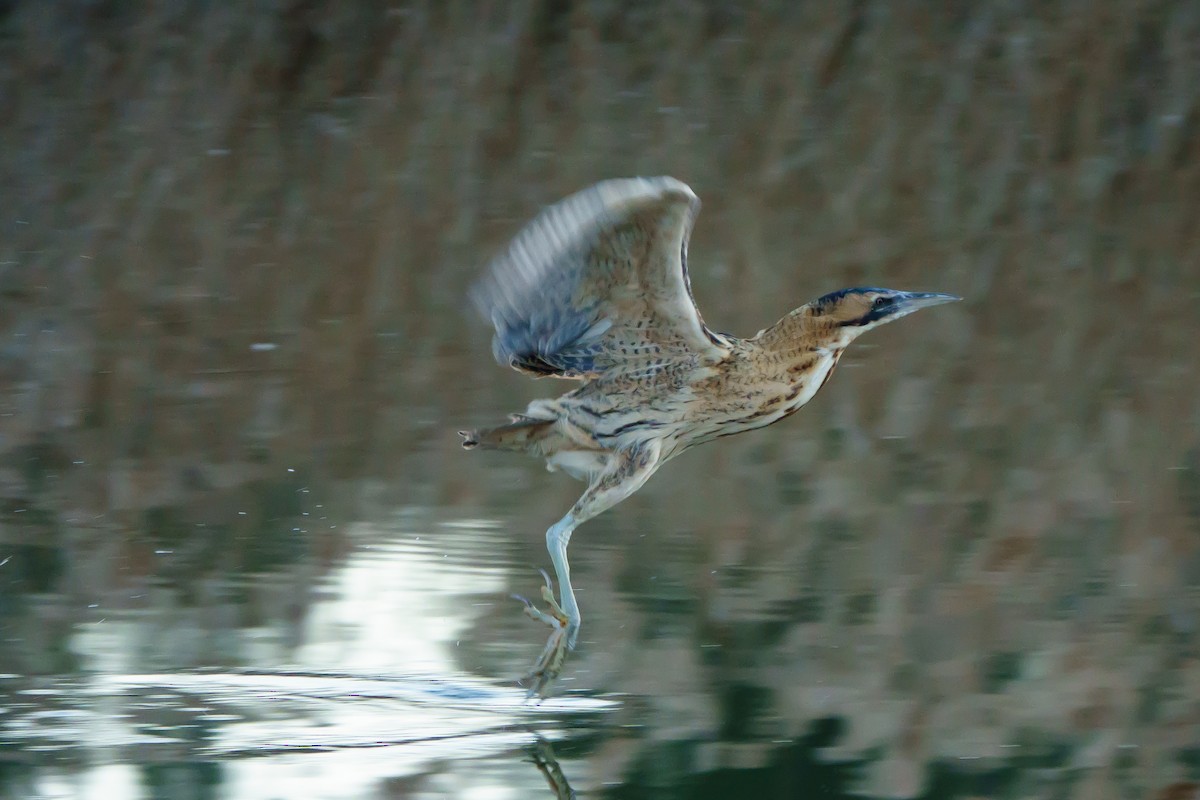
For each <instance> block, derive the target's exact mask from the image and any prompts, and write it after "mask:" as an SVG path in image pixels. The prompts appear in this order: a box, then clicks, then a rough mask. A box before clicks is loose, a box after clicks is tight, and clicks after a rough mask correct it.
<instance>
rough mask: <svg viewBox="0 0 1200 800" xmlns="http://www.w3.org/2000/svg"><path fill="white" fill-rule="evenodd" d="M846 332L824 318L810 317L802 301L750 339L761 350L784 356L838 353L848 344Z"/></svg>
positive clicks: (798, 356) (786, 358)
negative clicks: (797, 306)
mask: <svg viewBox="0 0 1200 800" xmlns="http://www.w3.org/2000/svg"><path fill="white" fill-rule="evenodd" d="M849 336H850V334H849V332H847V330H846V329H845V328H843V327H841V326H839V325H837V323H836V322H834V321H832V320H829V319H827V318H823V317H814V316H813V315H812V314H811V313H810V310H809V307H808V306H807V305H804V306H800V307H799V308H797V309H796V310H795V311H792V312H790V313H789V314H787V315H786V316H785V317H784V318H783V319H781V320H779V321H778V322H776V323H775V324H774V325H772V326H771V327H769V328H766V329H764V330H761V331H759V332H758V334H757V335H756V336H755V337H754V339H753V341H754V342H755V343H756V344H757V345H758V346H759V347H760V348H762V349H763V350H764V351H766V352H768V353H770V354H772V355H775V356H777V357H782V358H783V359H784V360H788V359H791V358H803V357H805V356H806V355H809V354H814V353H816V354H821V353H827V352H829V353H832V352H839V353H840V351H842V350H844V349H846V346H847V345H848V344H850V342H849V341H848V339H849Z"/></svg>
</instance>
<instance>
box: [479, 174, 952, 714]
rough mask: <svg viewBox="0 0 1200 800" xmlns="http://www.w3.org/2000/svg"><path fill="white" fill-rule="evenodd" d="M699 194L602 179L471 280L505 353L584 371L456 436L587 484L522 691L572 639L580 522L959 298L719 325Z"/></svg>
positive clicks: (539, 368) (893, 298)
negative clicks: (700, 235)
mask: <svg viewBox="0 0 1200 800" xmlns="http://www.w3.org/2000/svg"><path fill="white" fill-rule="evenodd" d="M699 205H700V204H699V200H697V198H696V196H695V194H693V193H692V191H691V189H689V188H688V187H687V186H686V185H684V184H683V183H681V182H679V181H677V180H674V179H673V178H652V179H642V178H634V179H626V180H612V181H605V182H603V183H600V184H597V185H595V186H593V187H591V188H590V189H586V190H584V191H582V192H579V193H578V194H575V195H572V196H571V197H568V198H567V199H565V200H563V201H561V202H560V203H558V204H556V205H554V206H551V207H549V208H548V209H546V210H545V211H543V212H542V214H541V215H539V216H538V217H537V218H536V219H535V220H534V221H533V222H531V223H530V224H529V225H527V226H526V227H525V229H524V230H522V231H521V232H520V233H519V234H518V235H517V237H516V238H515V239H514V240H513V242H512V244H511V245H510V246H509V249H508V250H507V252H505V253H504V254H503V255H501V256H500V257H499V258H497V259H496V260H495V261H494V262H493V263H492V264H491V266H490V267H489V269H488V271H487V273H486V275H485V276H484V278H483V279H482V280H481V281H480V282H479V284H478V285H477V286H476V287H475V288H474V289H473V291H472V298H473V300H474V302H475V304H476V306H477V308H478V309H479V310H480V311H481V313H482V314H483V315H484V316H485V317H486V318H487V319H488V320H489V321H491V323H492V324H493V325H494V327H495V329H496V335H495V338H494V339H493V352H494V354H495V356H496V358H497V360H498V361H500V362H501V363H503V364H508V365H510V366H512V367H514V368H516V369H518V370H520V371H522V372H526V373H530V374H533V375H537V376H554V377H560V378H568V379H574V380H579V381H581V382H582V383H581V385H580V386H579V387H578V388H576V389H575V390H574V391H571V392H568V393H567V394H565V395H563V396H561V397H558V398H555V399H539V400H534V401H533V402H532V403H530V404H529V407H528V408H527V409H526V410H525V411H524V412H523V413H521V414H518V415H514V417H513V419H512V421H511V422H510V423H509V424H507V425H501V426H498V427H495V428H487V429H482V430H477V431H467V432H463V437H464V439H463V446H464V447H467V448H473V447H480V448H485V449H501V450H516V451H521V452H526V453H529V454H532V455H534V456H537V457H540V458H544V459H545V460H546V463H547V466H548V467H549V468H550V469H551V470H556V469H561V470H563V471H565V472H567V473H568V474H570V475H572V476H574V477H576V478H579V479H582V480H585V481H587V483H588V488H587V489H586V490H585V491H584V493H583V496H582V497H580V498H579V501H578V502H577V503H576V504H575V506H574V507H573V508H572V509H571V511H570V512H569V513H568V514H567V515H566V516H565V517H563V518H562V519H561V520H559V521H558V522H557V523H555V524H554V525H553V526H551V527H550V529H549V530H548V531H547V532H546V542H547V547H548V549H549V550H550V555H551V558H552V560H553V562H554V568H555V572H556V574H557V578H558V582H559V586H560V592H561V594H560V596H561V604H560V603H557V602H555V600H554V597H553V593H552V591H551V589H550V587H549V585H548V584H547V587H546V588H545V589H543V596H544V598H545V599H546V602H547V603H548V604H549V605H550V607H551V612H550V613H545V612H542V611H540V610H538V609H536V608H534V607H533V606H532V604H530V603H528V601H526V611H527V613H529V614H530V616H532V617H534V618H535V619H538V620H541V621H543V622H545V623H546V624H548V625H550V626H551V628H552V629H553V630H552V633H551V636H550V639H549V641H548V642H547V643H546V647H545V649H544V650H543V652H542V655H541V657H540V658H539V659H538V662H537V664H536V665H535V667H534V670H533V673H532V675H531V678H532V685H531V690H530V691H531V693H535V692H536V693H538V694H541V693H544V691H545V690H546V688H547V686H548V685H549V683H550V682H551V681H552V680H553V679H554V678H555V677H556V676H557V675H558V674H559V672H560V670H561V668H562V664H563V661H564V659H565V657H566V653H567V651H568V650H569V649H571V648H573V647H574V645H575V638H576V636H577V634H578V630H579V623H580V615H579V609H578V606H577V604H576V602H575V594H574V592H573V591H572V588H571V578H570V568H569V565H568V563H567V555H566V550H567V542H568V541H569V540H570V536H571V532H572V531H573V530H574V529H575V528H576V527H577V526H578V525H580V524H581V523H583V522H584V521H586V520H588V519H591V518H592V517H594V516H596V515H597V514H599V513H601V512H602V511H604V510H606V509H608V508H611V507H612V506H613V505H615V504H616V503H619V502H620V501H621V500H623V499H624V498H626V497H628V496H629V495H630V494H632V493H633V492H635V491H637V489H639V488H640V487H641V485H642V484H643V483H645V482H646V479H647V478H649V477H650V475H652V474H653V473H654V471H655V470H656V469H658V468H659V467H660V466H661V465H662V464H664V463H665V462H666V461H668V460H670V459H672V458H674V457H675V456H677V455H679V454H680V453H682V452H683V451H685V450H687V449H688V448H690V447H694V446H695V445H698V444H701V443H703V442H707V441H711V440H712V439H716V438H718V437H721V436H729V435H731V434H734V433H740V432H742V431H748V430H752V429H754V428H761V427H763V426H765V425H770V424H772V423H774V422H778V421H779V420H781V419H783V418H784V417H787V416H788V415H790V414H792V413H794V412H795V411H796V410H797V409H799V408H800V407H801V406H803V405H804V404H805V403H807V402H808V401H809V400H811V399H812V397H813V395H815V394H816V393H817V391H818V390H819V389H820V388H821V387H822V386H824V385H825V382H826V381H827V380H828V379H829V376H830V375H831V374H832V373H833V370H834V367H836V366H837V362H838V359H839V358H841V355H842V353H843V352H844V351H845V349H846V347H847V346H849V345H850V343H851V342H852V341H854V340H855V339H856V338H858V337H859V336H860V335H862V334H863V333H864V332H866V331H867V330H870V329H871V328H874V327H877V326H879V325H882V324H885V323H887V322H890V321H892V320H895V319H898V318H900V317H902V316H905V315H906V314H909V313H911V312H913V311H916V310H918V309H920V308H925V307H928V306H931V305H936V304H940V303H945V302H950V301H953V300H957V299H958V298H957V297H954V296H953V295H946V294H928V293H912V292H901V291H896V290H893V289H876V288H855V289H843V290H841V291H838V292H833V293H831V294H827V295H825V296H824V297H821V298H818V299H817V300H814V301H813V302H811V303H808V304H806V305H803V306H801V307H800V308H797V309H796V310H795V311H792V312H791V313H790V314H788V315H787V316H785V317H784V318H783V319H781V320H779V322H777V323H775V324H774V325H773V326H771V327H770V328H767V329H765V330H762V331H759V332H758V334H756V335H755V336H754V337H752V338H749V339H739V338H736V337H733V336H727V335H725V334H720V333H715V332H713V331H711V330H709V328H708V327H707V326H706V325H705V324H704V322H703V320H702V319H701V317H700V314H699V312H698V311H697V310H696V306H695V303H694V302H693V300H692V295H691V287H690V283H689V279H688V272H687V241H688V235H689V234H690V232H691V227H692V222H693V221H694V219H695V216H696V213H697V211H698V210H699Z"/></svg>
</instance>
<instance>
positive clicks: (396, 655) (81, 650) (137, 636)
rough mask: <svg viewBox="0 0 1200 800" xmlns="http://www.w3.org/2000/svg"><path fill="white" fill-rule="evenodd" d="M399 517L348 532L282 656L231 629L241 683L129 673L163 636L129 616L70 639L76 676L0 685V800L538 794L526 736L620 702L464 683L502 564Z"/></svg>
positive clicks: (599, 715) (268, 629)
mask: <svg viewBox="0 0 1200 800" xmlns="http://www.w3.org/2000/svg"><path fill="white" fill-rule="evenodd" d="M405 518H406V515H405V514H404V513H397V514H396V515H395V516H394V518H393V519H392V520H390V521H389V522H358V523H354V524H352V525H350V526H349V527H348V529H347V530H346V536H347V538H348V541H349V542H350V543H351V546H352V549H351V550H350V552H349V554H348V555H347V557H346V558H345V559H344V561H343V562H342V563H341V564H340V565H338V566H337V567H336V568H335V569H333V570H331V571H330V572H329V574H328V575H326V576H325V577H323V578H321V579H320V580H319V582H318V583H317V585H316V586H315V587H314V588H313V592H312V602H311V605H310V606H309V607H308V608H307V609H306V611H305V613H304V620H303V624H302V626H301V627H302V630H301V632H300V634H299V638H298V641H299V643H298V645H297V646H296V647H294V648H291V649H289V650H287V656H286V657H285V658H283V659H282V660H281V659H280V654H281V653H282V652H283V651H284V648H283V647H281V646H280V642H281V641H283V640H284V639H286V638H287V637H286V635H285V634H284V633H283V632H281V631H280V630H278V629H277V628H276V627H275V626H273V625H271V624H265V625H262V626H252V627H247V628H243V629H241V630H239V631H235V632H232V631H231V633H233V635H237V636H240V637H242V639H243V642H242V647H240V648H239V649H240V651H241V652H243V653H245V654H247V656H248V658H247V659H246V662H245V664H246V668H245V669H240V670H237V671H223V670H216V669H207V670H186V671H182V670H181V671H170V672H159V673H142V672H139V671H138V670H139V666H140V665H141V663H140V662H141V654H142V653H144V642H143V640H144V638H145V636H146V632H145V629H146V628H147V627H155V626H156V625H157V624H159V623H161V620H154V619H152V618H151V617H152V615H150V614H147V613H145V612H141V611H139V612H134V613H125V614H121V613H115V614H110V615H108V616H107V617H105V618H102V619H99V620H97V621H95V622H87V623H81V624H79V625H77V626H76V628H75V632H74V634H73V635H72V637H71V641H70V645H69V646H70V648H71V649H72V650H73V651H75V652H76V653H77V654H79V656H80V660H79V671H78V672H77V673H75V674H71V675H48V676H36V677H35V676H22V675H15V674H10V675H5V676H2V677H0V697H2V698H3V708H2V709H0V710H2V712H3V713H2V715H0V742H3V744H4V749H5V751H6V753H7V754H6V756H5V757H4V759H3V762H4V764H6V765H7V767H6V769H3V770H0V776H3V775H7V776H9V777H8V779H7V782H6V784H0V796H5V797H9V796H11V797H45V798H60V797H61V798H68V797H83V798H149V797H218V796H219V797H227V798H247V799H250V798H264V800H265V799H266V798H279V797H306V798H359V797H371V796H378V795H379V794H380V793H381V792H382V793H383V794H384V795H394V796H400V797H413V798H423V797H430V798H432V797H462V798H476V799H477V800H506V798H524V797H530V796H539V795H544V794H545V793H546V791H547V786H546V781H545V779H544V778H543V777H542V776H541V775H540V774H539V772H538V770H537V769H536V768H535V767H534V766H532V765H531V763H530V760H529V756H528V751H529V749H530V748H531V747H532V746H533V745H534V744H535V742H536V740H537V738H538V737H539V736H543V737H548V738H550V739H556V738H560V737H561V736H562V735H564V730H565V727H566V726H575V727H579V728H581V729H588V728H592V727H595V726H597V725H602V724H604V723H603V720H604V718H605V717H606V716H607V715H609V714H611V712H612V711H613V710H615V709H616V708H617V707H618V704H617V703H616V702H614V701H612V700H606V699H600V698H592V697H582V696H573V697H565V698H552V699H550V700H548V701H544V702H541V703H530V702H528V701H527V699H526V695H525V692H524V690H522V689H521V688H520V687H519V686H517V685H516V684H515V683H514V682H513V681H511V680H485V679H482V678H480V677H478V676H476V675H471V674H469V673H468V672H467V671H465V670H464V669H463V668H462V666H461V659H460V658H459V657H458V655H456V653H457V651H458V650H459V645H460V643H461V641H462V637H463V635H464V633H466V632H468V629H469V628H470V627H471V625H472V623H473V622H475V621H476V618H477V617H478V616H479V615H480V614H481V613H482V612H483V611H485V610H486V609H488V608H490V607H492V606H493V602H492V601H493V600H495V599H496V596H497V595H498V594H499V593H501V592H502V590H503V589H504V586H505V584H506V581H507V579H508V574H509V572H510V571H511V569H512V562H511V560H509V559H506V558H504V557H503V552H504V549H505V548H504V545H503V543H502V542H501V541H499V537H497V536H496V535H495V529H496V526H495V525H494V524H490V523H488V522H486V521H482V520H458V521H453V522H448V523H444V524H437V525H434V526H432V527H431V528H428V529H417V530H414V529H411V528H408V527H406V526H405ZM481 548H482V550H483V551H486V552H487V553H488V554H489V556H488V558H480V557H479V555H480V551H481ZM265 577H266V576H264V578H265ZM508 610H509V611H511V612H512V613H513V615H515V616H519V606H518V604H516V603H515V602H514V603H512V607H511V608H510V609H508ZM491 645H493V646H497V647H500V646H502V645H503V642H492V643H491ZM568 721H570V722H568ZM401 787H402V788H401Z"/></svg>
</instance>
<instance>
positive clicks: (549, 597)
mask: <svg viewBox="0 0 1200 800" xmlns="http://www.w3.org/2000/svg"><path fill="white" fill-rule="evenodd" d="M542 576H543V577H544V578H545V579H546V583H545V584H544V585H543V586H542V599H543V600H544V601H545V602H546V606H547V608H548V609H549V610H548V611H542V610H541V609H540V608H538V607H537V606H535V605H534V604H533V603H531V602H530V601H529V600H527V599H526V598H524V597H522V596H521V595H513V597H514V598H516V599H517V600H520V601H521V602H522V603H524V604H525V614H526V616H528V617H529V618H530V619H535V620H537V621H538V622H541V623H542V624H544V625H547V626H549V627H550V629H551V630H550V638H549V639H547V640H546V646H545V647H543V648H542V654H541V655H540V656H538V659H537V661H535V662H534V664H533V669H531V670H530V671H529V674H527V675H526V676H525V677H524V678H522V679H521V684H522V685H523V686H528V687H529V692H528V695H527V697H533V696H534V695H537V696H538V697H545V696H546V690H547V689H548V688H549V687H550V684H551V683H553V682H554V680H555V679H556V678H557V677H558V676H559V674H561V673H562V667H563V663H565V662H566V660H567V653H568V652H570V651H571V650H574V649H575V636H576V634H577V632H578V630H579V626H578V624H572V623H571V619H570V617H568V616H567V613H566V612H565V611H563V610H562V607H561V606H560V605H559V604H558V601H556V600H555V599H554V587H553V585H552V584H551V582H550V576H549V575H547V574H546V573H545V572H542Z"/></svg>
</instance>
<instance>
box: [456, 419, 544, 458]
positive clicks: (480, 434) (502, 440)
mask: <svg viewBox="0 0 1200 800" xmlns="http://www.w3.org/2000/svg"><path fill="white" fill-rule="evenodd" d="M512 420H513V421H512V422H510V423H509V424H507V425H499V426H497V427H495V428H479V429H477V430H473V431H459V432H458V435H459V436H461V437H463V441H462V446H463V448H464V449H466V450H474V449H475V448H479V449H480V450H517V451H524V452H529V451H531V450H534V449H536V448H537V445H538V443H539V442H541V441H542V440H543V439H545V438H547V437H548V436H550V435H551V434H552V433H553V431H554V423H555V420H552V419H534V418H532V417H525V416H521V415H520V414H514V415H513V418H512Z"/></svg>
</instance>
